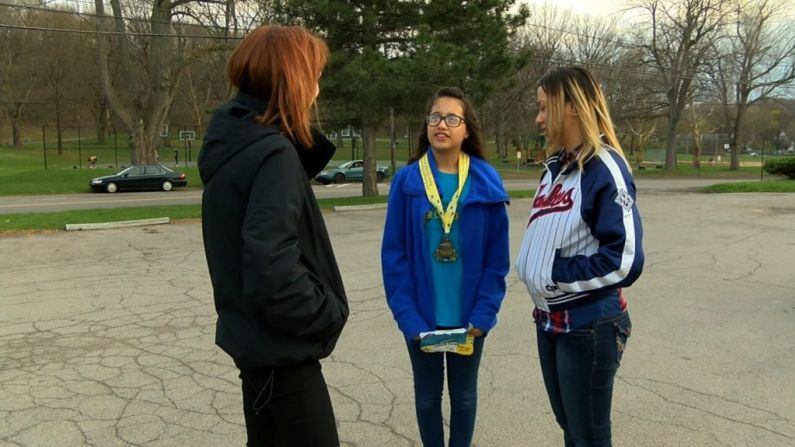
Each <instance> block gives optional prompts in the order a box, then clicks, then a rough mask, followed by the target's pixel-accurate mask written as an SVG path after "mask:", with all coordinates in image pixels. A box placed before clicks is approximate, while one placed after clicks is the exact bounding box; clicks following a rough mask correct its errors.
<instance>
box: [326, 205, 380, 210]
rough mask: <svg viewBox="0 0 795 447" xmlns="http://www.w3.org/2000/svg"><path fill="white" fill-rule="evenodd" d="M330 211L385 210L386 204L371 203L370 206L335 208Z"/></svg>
mask: <svg viewBox="0 0 795 447" xmlns="http://www.w3.org/2000/svg"><path fill="white" fill-rule="evenodd" d="M332 209H333V210H334V211H359V210H377V209H386V203H373V204H370V205H345V206H335V207H334V208H332Z"/></svg>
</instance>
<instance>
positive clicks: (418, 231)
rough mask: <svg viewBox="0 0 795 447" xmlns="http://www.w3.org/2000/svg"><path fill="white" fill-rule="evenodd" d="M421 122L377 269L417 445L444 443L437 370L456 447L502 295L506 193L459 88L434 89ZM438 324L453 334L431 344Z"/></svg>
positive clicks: (392, 203)
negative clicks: (403, 357) (398, 345)
mask: <svg viewBox="0 0 795 447" xmlns="http://www.w3.org/2000/svg"><path fill="white" fill-rule="evenodd" d="M426 123H427V126H426V128H425V130H424V132H423V133H422V134H421V136H420V139H419V145H418V151H419V153H418V154H416V156H415V157H414V158H413V159H412V160H411V161H410V162H409V164H408V166H406V167H405V168H403V169H401V170H400V171H398V172H397V174H396V175H395V178H394V179H393V181H392V185H391V187H390V191H389V203H388V208H387V216H386V223H385V227H384V237H383V245H382V248H381V265H382V270H383V276H384V288H385V290H386V297H387V303H388V305H389V308H390V309H391V310H392V313H393V315H394V317H395V320H396V321H397V324H398V328H399V329H400V330H401V332H402V333H403V336H404V337H405V339H406V344H407V348H408V352H409V359H410V360H411V367H412V371H413V377H414V397H415V407H416V413H417V422H418V425H419V431H420V437H421V439H422V443H423V445H424V446H425V447H443V446H444V445H445V442H444V438H445V437H444V425H443V421H442V395H443V391H444V387H443V385H444V376H445V371H446V373H447V374H446V375H447V384H448V389H449V394H450V442H449V446H450V447H466V446H469V445H470V444H471V442H472V436H473V433H474V427H475V414H476V410H477V378H478V368H479V365H480V358H481V355H482V353H483V344H484V340H485V337H486V335H487V334H488V332H489V331H490V330H491V329H492V328H493V327H494V325H495V324H496V323H497V312H498V311H499V309H500V305H501V303H502V300H503V297H504V296H505V276H506V275H507V273H508V270H509V264H510V260H509V255H508V217H507V212H506V204H507V203H508V195H507V193H506V192H505V189H504V188H503V185H502V181H501V179H500V177H499V175H498V174H497V172H496V171H495V170H494V168H492V167H491V165H489V164H488V163H487V162H486V161H485V160H484V149H485V148H484V143H483V138H482V135H481V130H480V124H479V121H478V118H477V116H476V115H475V111H474V110H473V108H472V104H471V103H470V102H469V100H467V99H466V98H465V97H464V95H463V93H462V92H461V91H460V90H458V89H456V88H443V89H441V90H439V91H438V92H437V93H436V95H435V96H434V97H433V99H432V101H431V103H430V105H429V107H428V115H427V117H426ZM440 330H452V331H453V332H457V333H458V334H457V335H456V337H457V338H455V339H454V340H453V341H452V342H451V343H450V344H444V343H440V344H434V343H431V341H432V340H437V339H438V337H442V339H443V340H444V337H447V335H442V334H440V333H433V334H429V333H431V332H433V331H440ZM447 349H451V350H454V351H455V352H451V351H446V350H447ZM429 351H430V352H429Z"/></svg>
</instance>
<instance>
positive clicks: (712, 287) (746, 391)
mask: <svg viewBox="0 0 795 447" xmlns="http://www.w3.org/2000/svg"><path fill="white" fill-rule="evenodd" d="M529 203H530V202H529V200H527V199H525V200H516V201H514V202H513V203H512V205H511V207H510V216H511V241H512V243H511V248H512V252H515V251H516V249H517V248H518V245H519V241H520V238H521V235H522V231H523V229H524V226H525V223H526V217H527V216H526V214H527V211H528V207H529ZM638 204H639V206H640V209H641V213H642V215H643V218H644V223H645V232H646V239H645V245H646V254H647V264H646V269H645V273H644V275H643V276H642V277H641V279H640V280H639V282H638V283H637V284H636V285H635V286H634V287H632V288H631V289H629V290H627V291H626V296H627V298H628V301H629V305H630V312H631V315H632V319H633V335H632V337H631V339H630V341H629V344H628V348H627V353H626V354H625V356H624V360H623V365H622V367H621V369H620V370H619V376H618V379H617V385H616V393H615V396H614V412H613V429H614V441H615V445H617V446H638V447H644V446H792V445H795V386H793V378H794V377H795V375H794V374H795V262H793V260H794V259H795V258H793V253H794V252H795V198H794V197H793V196H792V195H786V194H722V195H701V194H694V193H691V192H687V191H683V190H672V189H668V188H665V187H658V188H649V189H646V190H642V191H641V194H640V197H639V199H638ZM383 218H384V210H368V211H353V212H337V213H332V212H330V213H327V214H326V219H327V224H328V227H329V229H330V232H331V236H332V241H333V243H334V248H335V250H336V253H337V256H338V259H339V264H340V267H341V269H342V273H343V278H344V280H345V284H346V288H347V291H348V294H349V300H350V302H351V309H352V312H351V318H350V321H349V323H348V326H347V327H346V330H345V331H344V332H343V335H342V338H341V341H340V343H339V345H338V348H337V350H336V351H335V353H334V355H333V356H332V357H331V358H329V359H327V360H326V361H324V363H323V365H324V371H325V374H326V378H327V381H328V382H329V385H330V387H331V389H332V398H333V401H334V405H335V411H336V416H337V419H338V421H339V431H340V436H341V440H342V441H343V445H346V446H361V447H371V446H385V447H386V446H389V447H393V446H419V445H420V443H419V435H418V433H417V429H416V423H415V420H414V410H413V401H412V385H411V374H410V366H409V361H408V356H407V354H406V351H405V347H404V345H403V342H402V338H401V336H400V334H399V332H398V330H397V329H396V327H395V324H394V322H393V320H392V317H391V315H390V313H389V310H388V309H387V307H386V303H385V299H384V294H383V288H382V284H381V277H380V265H379V260H380V258H379V247H380V241H381V228H382V224H383ZM0 253H2V257H0V305H1V306H2V312H1V313H0V445H3V446H5V445H9V446H36V447H43V446H83V445H91V446H103V447H105V446H132V445H146V446H188V445H189V446H219V445H224V446H232V445H244V444H245V430H244V427H243V417H242V412H241V402H240V400H241V398H240V392H239V385H238V378H237V375H236V370H235V369H234V366H233V364H232V362H231V360H230V359H229V358H228V357H227V356H226V355H225V354H224V353H223V352H221V351H220V350H219V349H217V348H216V347H215V346H214V344H213V336H214V322H215V318H214V317H215V314H214V309H213V305H212V298H211V291H210V284H209V280H208V277H207V272H206V266H205V261H204V254H203V251H202V244H201V229H200V226H199V225H198V224H172V225H161V226H152V227H139V228H127V229H119V230H101V231H86V232H69V233H66V232H56V233H51V234H34V235H19V236H10V237H9V236H6V237H0ZM508 281H509V292H508V296H507V297H506V299H505V303H504V306H503V310H502V312H501V314H500V323H499V324H498V326H497V328H496V329H495V330H494V331H493V332H492V333H491V334H490V335H489V337H488V339H487V341H486V350H485V353H484V357H483V363H482V369H481V378H480V390H479V400H480V404H479V409H478V425H477V428H476V433H475V444H474V445H476V446H478V447H487V446H488V447H492V446H498V447H514V446H515V447H522V446H555V445H562V436H561V435H560V433H559V430H558V429H557V427H556V426H555V425H554V419H553V416H552V414H551V411H550V410H549V405H548V403H547V400H546V394H545V393H544V390H543V384H542V381H541V375H540V371H539V368H538V365H537V356H536V353H535V345H534V343H535V335H534V333H533V331H532V326H531V310H532V307H531V304H530V300H529V298H528V297H527V296H526V292H525V290H524V287H523V285H522V284H521V283H518V282H517V278H516V275H515V273H514V272H512V273H511V274H510V276H509V277H508Z"/></svg>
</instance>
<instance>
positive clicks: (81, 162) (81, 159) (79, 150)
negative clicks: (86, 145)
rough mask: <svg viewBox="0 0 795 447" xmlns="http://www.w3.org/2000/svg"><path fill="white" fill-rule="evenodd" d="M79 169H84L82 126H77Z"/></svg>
mask: <svg viewBox="0 0 795 447" xmlns="http://www.w3.org/2000/svg"><path fill="white" fill-rule="evenodd" d="M77 167H79V168H82V167H83V148H82V146H81V144H80V126H77Z"/></svg>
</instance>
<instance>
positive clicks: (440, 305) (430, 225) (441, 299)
mask: <svg viewBox="0 0 795 447" xmlns="http://www.w3.org/2000/svg"><path fill="white" fill-rule="evenodd" d="M436 187H437V188H438V190H439V195H441V197H442V205H443V206H444V208H445V209H447V205H448V204H449V203H450V199H452V198H453V194H455V192H456V190H457V189H458V174H448V173H444V172H438V173H437V175H436ZM468 191H469V179H467V181H466V182H465V183H464V189H463V190H462V191H461V196H460V197H459V198H458V209H457V212H456V218H455V220H454V221H453V227H452V228H451V229H450V235H449V237H450V241H451V242H452V243H453V247H455V251H456V260H455V261H454V262H439V261H437V260H436V258H435V257H434V255H433V254H434V252H435V251H436V247H438V246H439V242H441V241H442V237H443V236H444V229H443V228H442V220H441V219H440V218H439V215H438V213H437V212H436V210H434V209H432V210H431V211H430V212H428V214H426V216H425V234H426V235H427V236H428V252H429V256H430V257H429V259H430V260H431V279H432V281H433V292H434V296H435V298H436V303H435V309H436V326H443V327H462V326H463V325H464V324H465V323H466V321H464V315H462V314H463V310H462V309H461V287H462V284H461V278H462V274H463V264H462V263H461V256H463V255H464V253H463V247H462V246H461V243H460V242H461V241H460V237H459V230H458V226H459V225H458V212H460V211H461V202H462V201H463V199H464V197H466V195H467V192H468Z"/></svg>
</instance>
